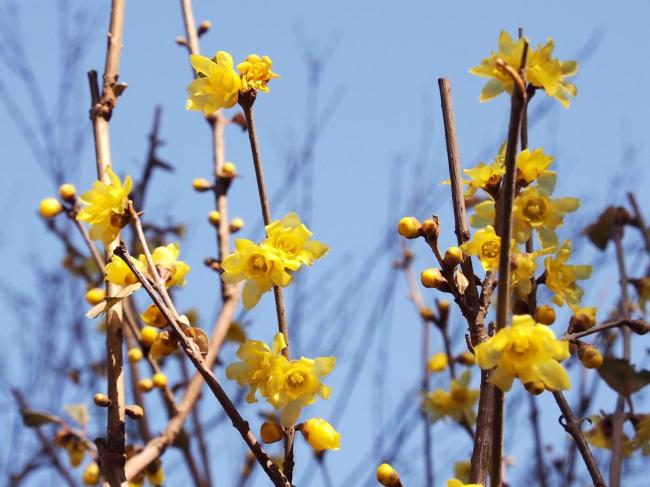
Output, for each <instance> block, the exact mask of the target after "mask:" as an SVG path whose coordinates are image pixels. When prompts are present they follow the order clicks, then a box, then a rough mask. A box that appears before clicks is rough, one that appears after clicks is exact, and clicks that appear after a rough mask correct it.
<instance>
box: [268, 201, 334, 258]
mask: <svg viewBox="0 0 650 487" xmlns="http://www.w3.org/2000/svg"><path fill="white" fill-rule="evenodd" d="M265 229H266V235H267V237H266V240H264V241H263V242H262V245H267V246H269V247H273V248H274V249H276V250H277V251H278V253H279V254H280V256H281V257H282V260H283V262H284V266H285V267H286V268H287V269H289V270H291V271H296V270H298V269H299V268H300V266H301V265H302V264H305V265H312V264H313V263H314V261H315V260H318V259H320V258H322V257H324V256H325V255H326V254H327V253H328V252H329V247H328V246H327V245H325V244H324V243H322V242H319V241H317V240H312V239H311V237H312V235H313V234H312V233H311V232H310V231H309V229H308V228H307V227H306V226H305V225H304V224H303V223H302V222H301V221H300V217H299V216H298V215H297V214H296V213H294V212H291V213H289V214H288V215H286V216H285V217H284V218H283V219H282V220H274V221H272V222H271V223H269V224H268V225H267V226H266V227H265Z"/></svg>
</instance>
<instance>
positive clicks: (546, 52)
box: [526, 38, 578, 108]
mask: <svg viewBox="0 0 650 487" xmlns="http://www.w3.org/2000/svg"><path fill="white" fill-rule="evenodd" d="M554 47H555V46H554V43H553V39H551V38H549V39H548V40H547V41H546V44H544V45H543V46H542V45H538V46H537V49H535V50H532V51H531V52H530V55H529V56H528V62H527V63H526V78H527V80H528V82H529V83H530V84H531V85H533V86H535V87H537V88H543V89H544V91H545V92H546V94H547V95H548V96H551V97H553V98H555V99H556V100H557V101H559V102H560V103H561V104H562V106H563V107H564V108H569V105H570V103H571V98H575V96H576V95H577V93H578V89H577V88H576V86H575V85H574V84H573V83H569V82H568V81H565V78H570V77H571V76H575V75H576V74H577V72H578V63H577V62H575V61H560V60H559V59H557V58H556V59H553V57H552V56H553V48H554Z"/></svg>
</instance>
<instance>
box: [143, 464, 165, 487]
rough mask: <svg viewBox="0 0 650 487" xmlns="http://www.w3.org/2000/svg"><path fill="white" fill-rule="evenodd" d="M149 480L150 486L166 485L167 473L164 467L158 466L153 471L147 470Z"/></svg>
mask: <svg viewBox="0 0 650 487" xmlns="http://www.w3.org/2000/svg"><path fill="white" fill-rule="evenodd" d="M147 480H148V481H149V485H156V486H158V485H163V484H164V483H165V471H164V470H163V468H162V466H161V465H158V467H157V468H156V469H155V470H153V471H151V470H150V469H149V468H147Z"/></svg>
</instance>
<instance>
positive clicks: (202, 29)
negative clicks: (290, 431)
mask: <svg viewBox="0 0 650 487" xmlns="http://www.w3.org/2000/svg"><path fill="white" fill-rule="evenodd" d="M211 28H212V22H210V21H209V20H204V21H203V22H201V23H200V24H199V27H198V28H197V29H196V33H197V34H198V35H199V36H202V35H203V34H205V33H206V32H207V31H209V30H210V29H211ZM160 484H162V482H160ZM154 485H158V484H154Z"/></svg>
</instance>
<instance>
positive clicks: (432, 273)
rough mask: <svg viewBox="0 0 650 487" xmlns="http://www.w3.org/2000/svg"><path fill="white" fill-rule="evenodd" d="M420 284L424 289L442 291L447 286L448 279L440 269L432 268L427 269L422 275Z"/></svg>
mask: <svg viewBox="0 0 650 487" xmlns="http://www.w3.org/2000/svg"><path fill="white" fill-rule="evenodd" d="M420 282H422V285H423V286H424V287H428V288H434V289H442V288H443V287H445V286H447V279H445V278H444V277H443V275H442V273H441V272H440V270H439V269H435V268H433V267H432V268H430V269H425V270H424V271H422V274H420Z"/></svg>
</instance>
